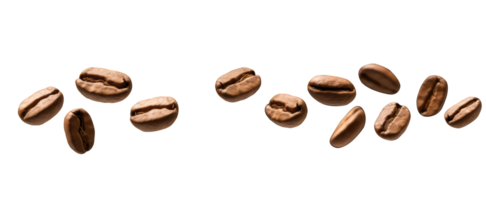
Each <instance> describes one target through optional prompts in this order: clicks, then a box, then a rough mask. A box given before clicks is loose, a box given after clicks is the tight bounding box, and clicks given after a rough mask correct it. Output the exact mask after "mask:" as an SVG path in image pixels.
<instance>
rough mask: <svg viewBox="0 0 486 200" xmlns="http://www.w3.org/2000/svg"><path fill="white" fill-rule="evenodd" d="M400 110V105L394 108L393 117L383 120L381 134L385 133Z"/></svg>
mask: <svg viewBox="0 0 486 200" xmlns="http://www.w3.org/2000/svg"><path fill="white" fill-rule="evenodd" d="M401 109H402V106H401V105H400V104H397V107H395V109H394V114H393V116H389V117H388V118H387V119H386V120H385V125H384V126H383V130H381V132H386V130H387V129H388V127H389V126H390V124H391V123H392V122H393V120H394V119H395V118H396V117H397V116H398V114H399V113H400V110H401Z"/></svg>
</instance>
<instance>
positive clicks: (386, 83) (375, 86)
mask: <svg viewBox="0 0 486 200" xmlns="http://www.w3.org/2000/svg"><path fill="white" fill-rule="evenodd" d="M356 77H357V78H358V82H359V83H360V84H361V85H362V86H363V87H365V88H367V89H369V90H371V91H373V92H376V93H378V94H383V95H389V96H393V95H397V94H399V93H400V92H401V91H402V88H403V85H402V82H401V81H400V78H398V76H397V74H395V72H393V70H391V69H390V68H388V67H386V66H384V65H381V64H378V63H366V64H364V65H361V66H360V67H359V68H358V70H357V71H356Z"/></svg>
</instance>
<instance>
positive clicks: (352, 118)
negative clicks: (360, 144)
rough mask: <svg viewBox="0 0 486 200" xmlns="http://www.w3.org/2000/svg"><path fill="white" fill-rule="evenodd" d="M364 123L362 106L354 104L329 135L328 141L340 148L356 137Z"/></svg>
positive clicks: (364, 116)
mask: <svg viewBox="0 0 486 200" xmlns="http://www.w3.org/2000/svg"><path fill="white" fill-rule="evenodd" d="M365 123H366V115H365V112H364V110H363V108H361V107H359V106H356V107H354V108H352V109H351V110H350V111H349V112H348V114H346V116H344V118H343V119H342V120H341V122H339V124H338V126H337V127H336V130H334V133H333V134H332V136H331V139H330V143H331V145H332V146H333V147H335V148H341V147H344V146H346V145H348V144H349V143H351V142H352V141H353V140H354V138H356V137H357V136H358V135H359V133H360V132H361V130H363V128H364V126H365Z"/></svg>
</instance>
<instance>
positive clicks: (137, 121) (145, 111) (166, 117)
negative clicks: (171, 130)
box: [130, 97, 179, 132]
mask: <svg viewBox="0 0 486 200" xmlns="http://www.w3.org/2000/svg"><path fill="white" fill-rule="evenodd" d="M178 115H179V104H177V101H176V100H175V99H174V98H172V97H155V98H152V99H147V100H143V101H140V102H138V103H136V104H135V105H133V107H132V109H131V110H130V121H131V122H132V124H133V126H135V127H136V128H138V129H140V130H141V131H144V132H152V131H159V130H162V129H165V128H168V127H169V126H171V125H172V124H173V123H174V122H175V120H176V119H177V116H178Z"/></svg>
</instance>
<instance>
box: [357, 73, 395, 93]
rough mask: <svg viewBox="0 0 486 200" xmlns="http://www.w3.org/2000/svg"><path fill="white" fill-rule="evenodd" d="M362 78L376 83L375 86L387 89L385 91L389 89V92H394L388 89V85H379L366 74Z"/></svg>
mask: <svg viewBox="0 0 486 200" xmlns="http://www.w3.org/2000/svg"><path fill="white" fill-rule="evenodd" d="M362 77H363V79H366V80H367V81H369V82H372V83H374V84H375V85H377V86H381V87H383V88H385V89H388V90H393V89H392V88H390V87H388V86H387V85H383V84H381V83H379V82H377V81H375V80H374V79H372V78H370V77H369V76H368V75H366V74H363V75H362Z"/></svg>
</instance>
